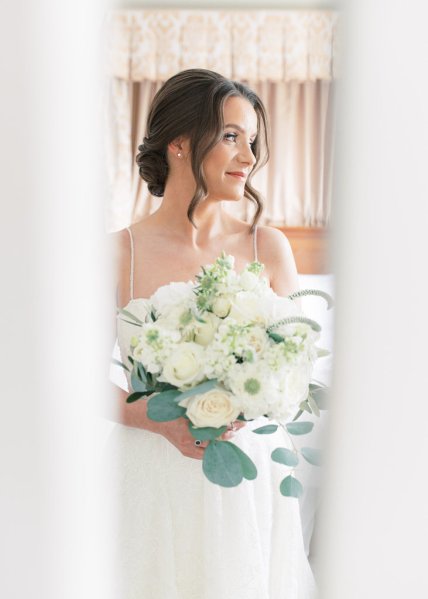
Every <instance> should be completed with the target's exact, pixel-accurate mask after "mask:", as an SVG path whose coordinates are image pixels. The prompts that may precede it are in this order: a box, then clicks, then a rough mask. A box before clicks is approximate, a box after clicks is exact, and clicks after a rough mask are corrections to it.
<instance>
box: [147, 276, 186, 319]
mask: <svg viewBox="0 0 428 599" xmlns="http://www.w3.org/2000/svg"><path fill="white" fill-rule="evenodd" d="M193 288H194V284H193V283H192V281H188V282H187V283H181V282H180V283H169V284H168V285H162V286H161V287H159V288H158V289H157V291H155V293H154V294H153V295H152V297H151V299H150V301H151V304H152V305H153V307H154V308H155V310H156V312H160V313H161V314H163V315H166V314H168V313H169V312H170V311H171V310H172V309H173V308H174V307H175V306H177V305H180V304H186V303H187V302H188V301H189V300H192V299H193V298H194V293H193Z"/></svg>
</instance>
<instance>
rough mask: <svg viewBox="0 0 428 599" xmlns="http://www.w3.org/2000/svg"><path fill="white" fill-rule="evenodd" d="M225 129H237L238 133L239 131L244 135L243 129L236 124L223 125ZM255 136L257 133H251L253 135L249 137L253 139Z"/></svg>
mask: <svg viewBox="0 0 428 599" xmlns="http://www.w3.org/2000/svg"><path fill="white" fill-rule="evenodd" d="M225 127H235V129H238V131H240V132H241V133H245V129H243V128H242V127H240V126H239V125H237V124H236V123H228V124H227V125H225ZM255 135H257V131H256V132H255V133H253V135H252V136H251V137H253V136H255Z"/></svg>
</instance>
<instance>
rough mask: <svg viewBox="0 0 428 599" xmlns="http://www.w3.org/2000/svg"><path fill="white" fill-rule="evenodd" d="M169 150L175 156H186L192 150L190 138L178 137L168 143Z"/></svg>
mask: <svg viewBox="0 0 428 599" xmlns="http://www.w3.org/2000/svg"><path fill="white" fill-rule="evenodd" d="M168 151H169V153H170V154H172V155H173V157H175V158H185V157H187V155H188V154H189V152H190V139H189V138H188V137H183V136H182V137H177V138H176V139H174V140H173V141H171V142H170V143H169V144H168Z"/></svg>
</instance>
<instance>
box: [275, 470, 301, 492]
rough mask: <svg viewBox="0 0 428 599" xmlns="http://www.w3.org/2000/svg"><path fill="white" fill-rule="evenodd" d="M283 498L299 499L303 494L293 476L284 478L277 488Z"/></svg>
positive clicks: (299, 484)
mask: <svg viewBox="0 0 428 599" xmlns="http://www.w3.org/2000/svg"><path fill="white" fill-rule="evenodd" d="M279 490H280V491H281V494H282V495H284V497H300V495H301V494H302V492H303V487H302V484H301V483H300V482H299V481H298V480H297V478H294V476H291V475H290V476H286V477H285V478H284V480H283V481H282V482H281V484H280V486H279Z"/></svg>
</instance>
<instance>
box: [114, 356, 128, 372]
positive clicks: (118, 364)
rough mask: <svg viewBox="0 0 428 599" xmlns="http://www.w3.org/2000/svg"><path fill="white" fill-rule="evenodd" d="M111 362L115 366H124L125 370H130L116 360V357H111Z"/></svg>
mask: <svg viewBox="0 0 428 599" xmlns="http://www.w3.org/2000/svg"><path fill="white" fill-rule="evenodd" d="M111 363H112V364H116V366H120V367H121V368H124V369H125V370H127V371H128V372H130V371H129V368H128V366H126V365H125V364H123V363H122V362H120V361H119V360H116V358H112V359H111Z"/></svg>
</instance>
